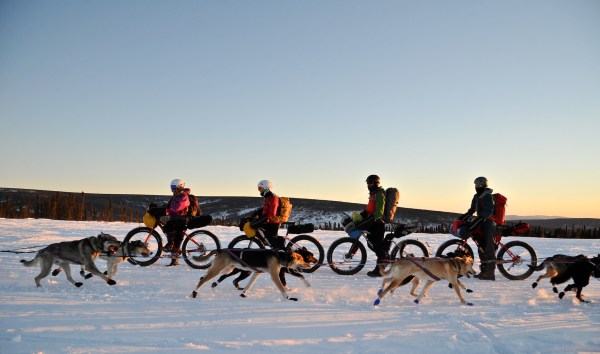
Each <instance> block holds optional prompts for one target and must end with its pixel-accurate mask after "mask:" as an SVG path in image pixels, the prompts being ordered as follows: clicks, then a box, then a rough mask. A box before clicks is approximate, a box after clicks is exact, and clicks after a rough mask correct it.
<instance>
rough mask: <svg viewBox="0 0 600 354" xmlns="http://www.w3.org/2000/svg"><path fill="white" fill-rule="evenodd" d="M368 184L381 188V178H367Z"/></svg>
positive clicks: (375, 176)
mask: <svg viewBox="0 0 600 354" xmlns="http://www.w3.org/2000/svg"><path fill="white" fill-rule="evenodd" d="M366 182H367V184H373V185H376V186H379V183H381V180H380V178H379V176H377V175H370V176H369V177H367V181H366Z"/></svg>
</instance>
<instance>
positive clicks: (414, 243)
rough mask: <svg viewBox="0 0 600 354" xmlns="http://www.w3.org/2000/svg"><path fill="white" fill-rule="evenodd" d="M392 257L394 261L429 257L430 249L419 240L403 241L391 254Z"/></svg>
mask: <svg viewBox="0 0 600 354" xmlns="http://www.w3.org/2000/svg"><path fill="white" fill-rule="evenodd" d="M390 257H392V259H400V258H411V257H429V249H427V247H426V246H425V245H424V244H423V243H421V242H420V241H418V240H413V239H408V240H402V241H401V242H399V243H398V244H397V245H395V246H394V248H393V249H392V252H391V253H390Z"/></svg>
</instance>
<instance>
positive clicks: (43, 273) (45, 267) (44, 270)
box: [35, 260, 52, 288]
mask: <svg viewBox="0 0 600 354" xmlns="http://www.w3.org/2000/svg"><path fill="white" fill-rule="evenodd" d="M51 270H52V263H50V264H48V263H47V262H45V261H43V260H42V262H40V274H38V276H37V277H35V285H36V286H37V287H38V288H41V287H42V283H41V282H40V281H41V280H42V279H44V278H45V277H47V276H48V274H50V271H51Z"/></svg>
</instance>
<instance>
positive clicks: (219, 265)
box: [192, 257, 234, 299]
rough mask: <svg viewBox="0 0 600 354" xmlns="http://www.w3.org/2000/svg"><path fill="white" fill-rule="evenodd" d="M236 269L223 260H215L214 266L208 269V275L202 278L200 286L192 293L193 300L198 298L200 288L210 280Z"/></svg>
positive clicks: (199, 282)
mask: <svg viewBox="0 0 600 354" xmlns="http://www.w3.org/2000/svg"><path fill="white" fill-rule="evenodd" d="M233 269H234V266H232V265H227V264H226V263H225V262H224V261H223V260H222V259H221V258H219V257H217V258H215V260H214V262H213V264H212V265H211V266H210V268H208V271H207V272H206V274H205V275H204V276H203V277H202V278H200V280H199V281H198V285H196V289H194V291H192V298H194V299H195V298H196V296H198V291H199V290H200V288H201V287H202V286H203V285H204V284H206V283H207V282H208V281H209V280H211V279H212V278H214V277H216V276H217V275H219V274H221V273H222V272H223V271H227V272H231V271H232V270H233Z"/></svg>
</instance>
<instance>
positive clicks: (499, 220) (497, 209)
mask: <svg viewBox="0 0 600 354" xmlns="http://www.w3.org/2000/svg"><path fill="white" fill-rule="evenodd" d="M492 198H493V199H494V214H493V215H492V216H491V217H490V220H492V221H493V222H495V223H496V225H504V221H505V220H504V218H505V217H506V201H507V199H506V197H505V196H503V195H502V194H500V193H494V194H492Z"/></svg>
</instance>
